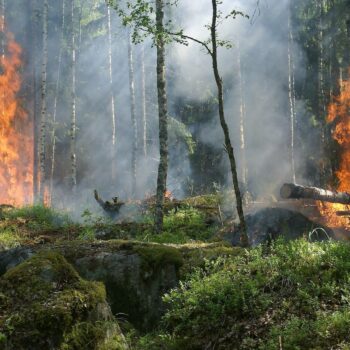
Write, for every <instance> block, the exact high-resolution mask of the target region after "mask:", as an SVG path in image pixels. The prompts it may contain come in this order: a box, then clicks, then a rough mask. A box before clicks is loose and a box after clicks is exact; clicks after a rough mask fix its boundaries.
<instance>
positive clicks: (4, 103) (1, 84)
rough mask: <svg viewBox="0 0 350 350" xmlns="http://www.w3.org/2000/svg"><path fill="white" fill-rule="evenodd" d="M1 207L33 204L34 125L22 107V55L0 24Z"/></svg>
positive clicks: (17, 45) (11, 36)
mask: <svg viewBox="0 0 350 350" xmlns="http://www.w3.org/2000/svg"><path fill="white" fill-rule="evenodd" d="M0 29H1V32H0V37H1V57H0V204H11V205H23V204H28V203H31V202H32V201H33V157H34V155H33V125H32V122H31V121H30V120H29V118H28V115H27V113H26V112H25V111H24V109H23V108H22V106H21V101H20V99H19V98H18V94H19V92H20V90H21V84H22V79H21V75H20V72H21V68H22V61H21V53H22V49H21V47H20V46H19V44H18V43H16V41H15V39H14V36H13V34H12V33H9V32H7V31H6V27H5V24H4V23H3V22H2V23H0Z"/></svg>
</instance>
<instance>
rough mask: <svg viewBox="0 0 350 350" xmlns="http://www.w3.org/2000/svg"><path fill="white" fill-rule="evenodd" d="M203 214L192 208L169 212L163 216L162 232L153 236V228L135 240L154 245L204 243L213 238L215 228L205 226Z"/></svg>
mask: <svg viewBox="0 0 350 350" xmlns="http://www.w3.org/2000/svg"><path fill="white" fill-rule="evenodd" d="M205 219H206V216H205V214H204V213H203V212H201V211H199V210H198V209H194V208H192V207H190V206H189V207H188V208H182V209H178V210H175V209H173V210H171V211H170V212H169V213H167V214H166V215H165V216H164V226H163V232H162V233H161V234H154V233H153V227H150V228H149V229H148V230H146V231H143V232H142V233H141V234H140V235H138V236H137V237H136V238H137V239H140V240H147V241H148V242H156V243H175V244H183V243H187V242H190V241H205V240H208V239H209V238H211V237H212V236H213V233H214V230H215V227H214V226H210V225H208V224H206V222H205Z"/></svg>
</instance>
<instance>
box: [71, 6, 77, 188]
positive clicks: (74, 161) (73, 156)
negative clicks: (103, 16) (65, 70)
mask: <svg viewBox="0 0 350 350" xmlns="http://www.w3.org/2000/svg"><path fill="white" fill-rule="evenodd" d="M71 6H72V8H71V20H72V29H71V30H72V32H71V35H72V37H71V45H72V47H71V50H72V52H71V53H72V67H71V68H72V81H71V104H72V105H71V126H70V159H71V187H72V192H73V194H74V193H75V192H76V186H77V158H76V131H77V127H76V42H75V41H76V38H75V25H74V12H75V11H74V9H75V8H74V0H71Z"/></svg>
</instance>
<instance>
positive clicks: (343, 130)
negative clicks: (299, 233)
mask: <svg viewBox="0 0 350 350" xmlns="http://www.w3.org/2000/svg"><path fill="white" fill-rule="evenodd" d="M348 72H349V77H350V68H349V71H348ZM339 85H340V93H339V96H336V97H334V101H333V103H331V104H330V105H329V107H328V116H327V122H329V123H334V124H335V128H334V131H333V134H332V136H333V138H334V139H335V140H336V141H337V142H338V144H339V145H340V146H341V149H342V151H341V156H340V163H339V170H338V171H337V172H336V175H337V178H338V180H339V185H338V188H337V190H338V191H342V192H350V80H343V81H339ZM318 206H319V209H320V212H321V214H322V215H323V216H325V217H326V219H327V225H328V226H330V227H342V228H349V229H350V227H349V223H350V220H349V218H348V217H346V216H337V215H336V212H337V211H349V210H350V206H348V205H343V204H331V203H318Z"/></svg>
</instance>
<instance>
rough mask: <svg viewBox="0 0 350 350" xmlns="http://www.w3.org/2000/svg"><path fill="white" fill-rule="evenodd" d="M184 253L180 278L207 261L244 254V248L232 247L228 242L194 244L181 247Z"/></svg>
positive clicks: (202, 265)
mask: <svg viewBox="0 0 350 350" xmlns="http://www.w3.org/2000/svg"><path fill="white" fill-rule="evenodd" d="M179 250H180V251H181V253H182V255H183V260H184V264H183V265H182V267H181V269H180V279H186V278H187V276H189V275H190V274H191V272H193V270H194V269H196V268H203V267H204V265H205V263H206V261H208V260H209V261H213V260H216V259H218V258H225V257H235V256H239V255H242V254H244V249H242V248H240V247H232V246H231V245H229V244H228V243H224V242H220V243H211V244H192V245H183V246H181V247H179Z"/></svg>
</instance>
